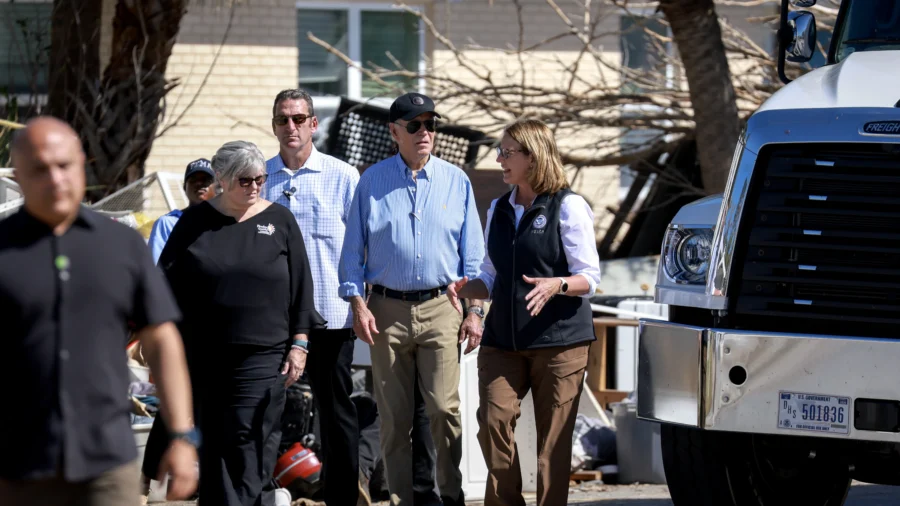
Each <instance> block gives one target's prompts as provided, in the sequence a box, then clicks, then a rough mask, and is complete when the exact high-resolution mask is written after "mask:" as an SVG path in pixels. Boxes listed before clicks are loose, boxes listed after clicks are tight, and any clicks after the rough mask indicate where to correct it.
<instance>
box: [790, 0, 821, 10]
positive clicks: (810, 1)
mask: <svg viewBox="0 0 900 506" xmlns="http://www.w3.org/2000/svg"><path fill="white" fill-rule="evenodd" d="M791 5H793V6H794V7H801V8H803V9H806V8H808V7H812V6H813V5H816V0H791Z"/></svg>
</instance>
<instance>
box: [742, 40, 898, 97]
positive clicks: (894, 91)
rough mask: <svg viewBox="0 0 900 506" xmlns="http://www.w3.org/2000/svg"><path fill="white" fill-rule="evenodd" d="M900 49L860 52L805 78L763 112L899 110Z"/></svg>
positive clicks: (799, 80)
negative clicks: (861, 109)
mask: <svg viewBox="0 0 900 506" xmlns="http://www.w3.org/2000/svg"><path fill="white" fill-rule="evenodd" d="M898 83H900V50H898V51H860V52H857V53H853V54H851V55H850V56H849V57H847V58H845V59H844V60H843V61H842V62H841V63H838V64H836V65H828V66H826V67H822V68H819V69H816V70H814V71H812V72H809V73H808V74H805V75H803V76H802V77H800V78H799V79H797V80H796V81H794V82H792V83H790V84H788V85H787V86H785V87H784V88H782V89H780V90H778V91H777V92H776V93H775V94H774V95H772V96H771V97H770V98H769V100H767V101H766V102H765V103H764V104H763V105H762V107H760V109H759V111H765V110H772V109H821V108H830V107H895V105H896V104H897V103H898V101H900V84H898Z"/></svg>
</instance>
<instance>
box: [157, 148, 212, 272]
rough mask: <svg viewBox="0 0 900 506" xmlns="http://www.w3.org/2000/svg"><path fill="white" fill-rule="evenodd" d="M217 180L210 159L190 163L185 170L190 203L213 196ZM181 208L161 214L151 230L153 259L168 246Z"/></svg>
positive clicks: (185, 185) (185, 186)
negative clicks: (167, 242)
mask: <svg viewBox="0 0 900 506" xmlns="http://www.w3.org/2000/svg"><path fill="white" fill-rule="evenodd" d="M215 180H216V173H215V172H213V170H212V166H211V165H210V163H209V160H207V159H206V158H200V159H199V160H194V161H193V162H191V163H189V164H188V166H187V169H186V170H185V171H184V193H185V194H186V195H187V199H188V205H191V206H193V205H196V204H199V203H200V202H203V201H204V200H206V199H209V198H211V197H213V194H214V192H213V191H212V188H211V187H212V184H213V182H214V181H215ZM181 212H182V211H181V209H175V210H174V211H172V212H170V213H168V214H165V215H163V216H160V217H159V219H158V220H156V223H154V224H153V230H151V231H150V238H149V239H148V240H147V244H148V245H149V246H150V251H151V252H152V253H153V261H154V262H156V261H158V260H159V255H160V254H161V253H162V250H163V248H164V247H165V246H166V241H167V240H168V239H169V234H171V233H172V229H173V228H175V223H177V222H178V218H181Z"/></svg>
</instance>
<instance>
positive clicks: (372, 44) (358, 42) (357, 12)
mask: <svg viewBox="0 0 900 506" xmlns="http://www.w3.org/2000/svg"><path fill="white" fill-rule="evenodd" d="M308 33H312V34H313V35H314V36H316V37H318V38H319V39H322V40H323V41H325V42H326V43H328V44H329V45H331V46H332V47H334V48H335V49H337V50H339V51H340V52H342V53H343V54H345V55H347V56H348V57H349V58H350V59H351V60H352V61H354V62H357V63H359V64H361V65H362V66H363V67H365V68H372V66H376V67H381V68H384V69H388V70H394V69H397V62H399V64H400V65H401V66H402V67H403V68H404V69H406V70H410V71H413V72H418V71H419V70H420V69H421V68H422V67H423V65H424V57H423V55H424V32H423V29H422V23H421V21H420V20H419V18H418V17H417V16H416V15H414V14H411V13H409V12H407V11H405V10H402V9H399V8H396V7H393V6H392V4H391V3H383V4H382V3H366V4H359V3H341V2H305V1H304V2H298V3H297V46H298V49H299V53H300V57H299V81H300V82H299V85H300V87H301V88H303V89H305V90H307V91H309V92H310V93H311V94H313V95H320V96H321V95H345V96H348V97H351V98H356V99H365V98H373V97H384V96H391V94H390V90H386V89H385V88H384V87H383V86H381V85H380V84H378V83H377V82H375V81H373V80H371V79H370V78H368V77H366V76H365V75H364V74H363V73H362V72H360V71H359V70H358V69H355V68H352V67H348V65H347V64H346V63H345V62H344V61H342V60H341V59H340V58H338V57H337V56H335V55H333V54H331V53H330V52H328V51H327V50H326V49H324V48H323V47H321V46H320V45H318V44H316V43H315V42H313V41H311V40H309V38H308V37H307V34H308ZM394 60H396V62H395V61H394ZM385 81H388V82H392V81H393V82H398V83H402V86H403V88H405V89H419V88H420V87H421V82H420V81H419V80H410V79H409V78H405V77H402V76H392V77H388V78H385Z"/></svg>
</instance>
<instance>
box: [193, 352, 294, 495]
mask: <svg viewBox="0 0 900 506" xmlns="http://www.w3.org/2000/svg"><path fill="white" fill-rule="evenodd" d="M286 354H287V346H286V345H278V346H274V347H268V346H252V345H234V344H231V345H220V346H218V350H217V351H216V352H215V353H211V354H209V355H206V356H203V357H197V358H196V359H195V363H189V364H188V366H189V367H191V368H192V369H194V371H195V374H192V376H194V377H196V378H198V380H197V381H198V382H197V383H196V384H195V386H194V402H195V403H196V404H197V405H198V406H199V412H200V416H199V419H198V426H199V428H200V431H201V435H202V437H203V443H202V446H201V451H200V476H201V477H202V479H201V480H200V502H199V504H200V505H203V506H273V505H274V504H275V487H274V486H273V480H272V474H273V472H274V471H275V461H276V459H277V458H278V445H279V443H280V442H281V415H282V412H283V411H284V401H285V386H284V381H285V376H283V375H282V374H281V365H282V363H283V362H284V358H285V355H286ZM198 372H199V373H200V374H197V373H198Z"/></svg>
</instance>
